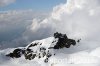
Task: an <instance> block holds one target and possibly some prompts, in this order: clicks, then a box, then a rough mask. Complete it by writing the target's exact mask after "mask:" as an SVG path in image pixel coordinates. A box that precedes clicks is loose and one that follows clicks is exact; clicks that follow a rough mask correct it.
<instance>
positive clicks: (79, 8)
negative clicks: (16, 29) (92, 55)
mask: <svg viewBox="0 0 100 66" xmlns="http://www.w3.org/2000/svg"><path fill="white" fill-rule="evenodd" d="M99 3H100V2H99V0H67V3H65V4H60V5H58V6H56V7H54V8H53V11H52V13H51V15H50V16H49V17H47V18H45V19H44V20H43V21H40V20H39V19H33V24H32V25H31V26H30V27H29V28H28V31H26V32H25V33H24V35H23V36H24V37H26V38H28V39H30V38H32V39H42V38H45V37H48V36H51V35H52V34H53V33H54V32H56V31H58V32H61V33H66V34H67V35H68V37H71V38H75V39H79V38H81V39H82V41H85V42H87V43H89V45H87V43H83V44H84V45H83V44H82V47H83V48H94V47H97V46H100V44H99V42H100V35H99V33H100V18H99V17H100V5H99ZM28 32H30V34H28ZM91 45H92V46H91Z"/></svg>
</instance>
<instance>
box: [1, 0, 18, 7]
mask: <svg viewBox="0 0 100 66" xmlns="http://www.w3.org/2000/svg"><path fill="white" fill-rule="evenodd" d="M15 1H16V0H0V7H2V6H7V5H9V4H11V3H14V2H15Z"/></svg>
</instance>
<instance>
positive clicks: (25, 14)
mask: <svg viewBox="0 0 100 66" xmlns="http://www.w3.org/2000/svg"><path fill="white" fill-rule="evenodd" d="M41 16H42V17H41ZM46 16H47V14H46V13H42V12H36V11H33V10H31V9H28V10H11V11H0V49H2V48H8V47H18V46H23V44H27V42H26V41H27V40H26V41H25V38H23V37H22V34H23V32H24V31H26V29H27V27H28V26H30V25H31V23H32V20H33V18H38V19H43V18H44V17H46ZM29 33H30V32H29Z"/></svg>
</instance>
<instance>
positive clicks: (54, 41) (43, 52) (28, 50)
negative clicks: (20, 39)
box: [0, 33, 100, 66]
mask: <svg viewBox="0 0 100 66" xmlns="http://www.w3.org/2000/svg"><path fill="white" fill-rule="evenodd" d="M65 40H66V41H65ZM77 44H81V41H80V40H78V41H76V40H74V39H69V38H68V37H67V36H66V34H61V33H55V34H54V36H52V37H49V38H46V39H42V40H36V41H33V42H32V43H30V44H28V45H27V46H26V47H18V48H10V49H5V50H2V51H0V64H1V65H0V66H19V65H22V66H36V65H37V66H66V65H68V66H89V65H91V66H99V65H100V64H99V62H100V51H99V50H100V48H96V49H94V50H91V51H90V50H84V51H80V52H76V53H67V50H68V49H69V48H71V47H75V46H77ZM73 51H74V50H73Z"/></svg>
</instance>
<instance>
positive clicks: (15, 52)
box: [6, 49, 24, 58]
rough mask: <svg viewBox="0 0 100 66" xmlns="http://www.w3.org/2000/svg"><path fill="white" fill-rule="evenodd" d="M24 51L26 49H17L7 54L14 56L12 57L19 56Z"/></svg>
mask: <svg viewBox="0 0 100 66" xmlns="http://www.w3.org/2000/svg"><path fill="white" fill-rule="evenodd" d="M23 53H24V50H22V49H15V50H14V51H13V52H12V53H9V54H7V55H6V56H8V57H12V58H19V57H21V55H22V54H23Z"/></svg>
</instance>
